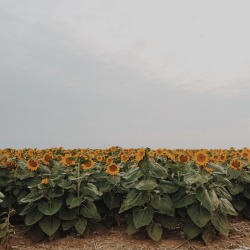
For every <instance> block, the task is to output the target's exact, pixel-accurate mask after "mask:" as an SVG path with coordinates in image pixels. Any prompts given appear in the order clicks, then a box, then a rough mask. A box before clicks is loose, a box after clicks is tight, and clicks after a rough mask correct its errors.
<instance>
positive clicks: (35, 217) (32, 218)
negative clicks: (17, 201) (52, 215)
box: [25, 209, 43, 226]
mask: <svg viewBox="0 0 250 250" xmlns="http://www.w3.org/2000/svg"><path fill="white" fill-rule="evenodd" d="M42 218H43V214H42V213H41V212H39V211H38V210H37V209H35V210H33V211H32V212H29V213H28V214H27V215H26V217H25V224H26V225H27V226H30V225H33V224H35V223H37V222H38V221H39V220H41V219H42Z"/></svg>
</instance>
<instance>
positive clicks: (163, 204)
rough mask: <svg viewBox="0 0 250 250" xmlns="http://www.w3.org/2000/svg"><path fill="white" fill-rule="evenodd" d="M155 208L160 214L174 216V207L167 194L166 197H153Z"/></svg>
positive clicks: (152, 203)
mask: <svg viewBox="0 0 250 250" xmlns="http://www.w3.org/2000/svg"><path fill="white" fill-rule="evenodd" d="M151 205H152V207H153V208H155V209H157V210H158V212H159V213H160V214H167V215H170V216H174V207H173V203H172V200H171V198H170V196H169V195H167V194H165V195H164V197H159V196H156V197H153V198H152V200H151Z"/></svg>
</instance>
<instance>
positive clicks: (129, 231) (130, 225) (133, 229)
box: [127, 221, 139, 235]
mask: <svg viewBox="0 0 250 250" xmlns="http://www.w3.org/2000/svg"><path fill="white" fill-rule="evenodd" d="M138 231H139V228H136V227H135V225H134V223H133V221H131V222H130V223H128V227H127V234H128V235H132V234H134V233H136V232H138Z"/></svg>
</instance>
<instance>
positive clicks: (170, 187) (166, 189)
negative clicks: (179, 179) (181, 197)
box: [158, 180, 179, 194]
mask: <svg viewBox="0 0 250 250" xmlns="http://www.w3.org/2000/svg"><path fill="white" fill-rule="evenodd" d="M158 188H159V190H160V191H161V192H163V193H165V194H172V193H174V192H176V191H177V190H178V188H179V186H178V185H176V184H175V183H174V182H172V181H166V180H162V181H161V182H160V184H159V187H158Z"/></svg>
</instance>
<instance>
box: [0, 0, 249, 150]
mask: <svg viewBox="0 0 250 250" xmlns="http://www.w3.org/2000/svg"><path fill="white" fill-rule="evenodd" d="M249 9H250V1H248V0H245V1H243V0H238V1H236V0H235V1H230V0H209V1H200V0H197V1H194V0H189V1H186V0H183V1H179V0H178V1H173V0H171V1H167V0H157V1H153V0H126V1H125V0H124V1H123V0H121V1H118V0H105V1H103V0H99V1H93V0H89V1H85V0H71V1H69V0H53V1H51V0H36V1H33V0H22V1H19V0H15V1H14V0H8V1H6V0H0V87H1V88H0V93H1V95H0V107H1V108H0V148H5V147H12V148H24V147H37V148H47V147H58V146H63V147H65V148H78V147H81V148H86V147H90V148H106V147H109V146H112V145H118V146H121V147H125V148H128V147H146V146H148V147H151V148H158V147H165V148H229V147H230V146H234V147H236V148H242V147H244V146H248V147H249V146H250V33H249V25H250V15H249Z"/></svg>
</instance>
